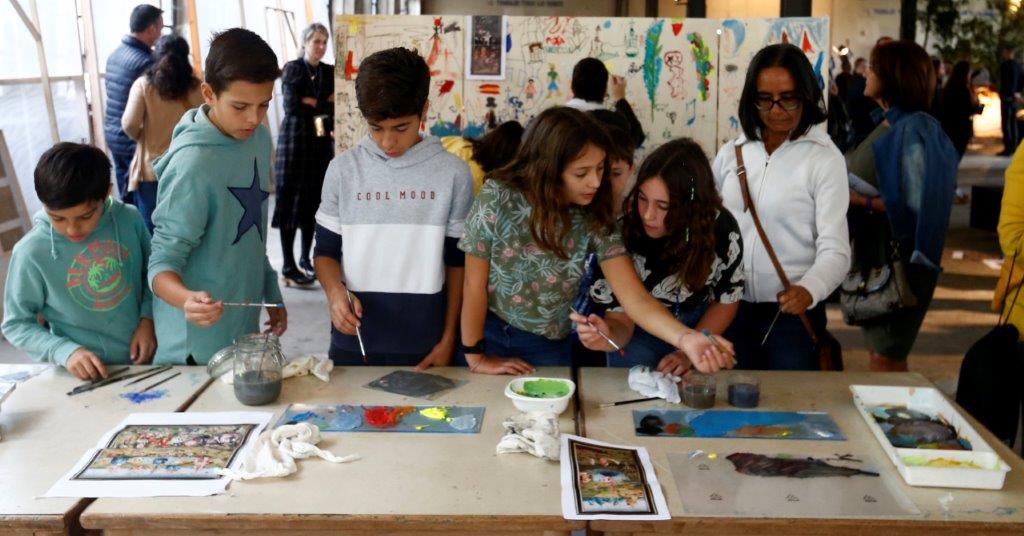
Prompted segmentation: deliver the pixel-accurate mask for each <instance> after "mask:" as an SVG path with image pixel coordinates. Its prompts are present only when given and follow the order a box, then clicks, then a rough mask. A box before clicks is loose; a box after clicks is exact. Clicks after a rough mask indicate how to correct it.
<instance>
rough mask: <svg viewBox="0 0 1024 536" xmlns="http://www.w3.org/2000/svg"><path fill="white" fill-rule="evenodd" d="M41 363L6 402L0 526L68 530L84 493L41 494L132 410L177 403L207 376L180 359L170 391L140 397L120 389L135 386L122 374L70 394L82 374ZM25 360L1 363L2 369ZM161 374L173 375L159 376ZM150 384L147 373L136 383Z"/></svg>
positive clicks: (0, 412)
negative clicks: (126, 383) (141, 399)
mask: <svg viewBox="0 0 1024 536" xmlns="http://www.w3.org/2000/svg"><path fill="white" fill-rule="evenodd" d="M40 367H42V369H43V370H42V372H41V373H39V374H38V375H37V376H35V377H32V378H30V379H28V380H25V381H24V382H21V383H20V384H18V386H17V388H16V389H15V390H14V392H13V393H11V395H10V397H8V398H7V400H5V401H4V403H3V407H2V409H0V426H2V428H3V440H2V441H0V483H3V484H2V486H3V492H2V493H0V532H2V531H15V530H33V531H36V530H38V531H55V532H63V531H65V530H66V529H67V527H68V526H69V524H70V523H72V522H74V521H75V517H76V516H77V513H78V511H79V510H80V509H81V507H82V506H84V504H82V503H83V500H82V499H74V498H46V499H42V498H37V497H39V496H41V495H43V494H44V493H46V491H47V490H48V489H49V488H50V486H52V485H53V484H54V483H55V482H56V481H57V480H58V479H59V478H60V477H61V476H63V475H64V474H65V473H67V472H68V471H70V470H71V468H72V467H73V466H74V465H75V463H77V462H78V460H79V459H80V458H81V457H82V455H83V454H84V453H85V452H86V451H87V450H89V449H90V448H93V447H95V446H96V442H97V441H99V439H100V438H101V437H102V436H103V434H105V433H107V432H108V431H110V430H111V429H112V428H113V427H114V426H116V425H117V423H118V422H120V421H121V419H123V418H124V417H125V416H126V415H128V414H129V413H133V412H140V411H153V412H171V411H175V410H178V409H179V408H181V407H182V406H184V405H185V404H186V403H187V401H188V400H189V399H190V398H191V397H192V395H193V394H195V392H196V391H197V390H199V388H201V387H202V385H203V383H204V382H205V380H206V371H205V370H204V369H200V368H195V367H176V368H178V369H180V370H181V371H182V375H181V376H178V377H177V378H174V379H173V380H170V381H168V382H167V383H165V384H163V385H161V386H159V387H158V388H157V389H165V390H166V395H165V396H162V397H160V398H157V399H154V400H150V401H147V402H142V403H138V404H135V403H132V402H130V401H128V400H126V399H124V398H122V397H121V396H120V395H121V394H122V393H125V392H128V391H131V390H132V389H131V388H127V389H126V388H125V387H124V385H123V382H119V383H114V384H111V385H107V386H104V387H100V388H97V389H95V390H92V391H89V392H86V393H82V394H78V395H75V396H68V395H66V394H65V393H67V392H68V391H70V390H71V389H72V388H74V387H75V386H77V385H79V384H81V383H82V381H81V380H79V379H77V378H75V377H74V376H72V375H71V374H69V373H68V372H67V371H66V370H64V369H63V368H60V367H52V366H46V365H40ZM21 368H22V367H20V366H10V365H0V375H4V374H5V373H6V372H5V371H9V370H15V369H17V370H21ZM134 368H139V369H141V368H142V367H133V369H134ZM166 375H170V373H166ZM161 377H166V376H165V375H160V376H158V377H155V378H154V379H153V381H158V380H159V378H161ZM127 381H131V380H127ZM145 385H148V383H147V381H143V382H142V383H139V384H135V385H134V386H132V387H135V388H137V387H141V386H145ZM11 483H17V485H11Z"/></svg>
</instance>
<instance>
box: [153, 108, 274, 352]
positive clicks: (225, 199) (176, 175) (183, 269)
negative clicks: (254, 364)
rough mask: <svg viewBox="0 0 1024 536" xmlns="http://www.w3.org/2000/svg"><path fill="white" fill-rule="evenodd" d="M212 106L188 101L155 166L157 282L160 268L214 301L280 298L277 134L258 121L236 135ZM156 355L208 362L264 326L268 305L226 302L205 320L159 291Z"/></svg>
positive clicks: (154, 262)
mask: <svg viewBox="0 0 1024 536" xmlns="http://www.w3.org/2000/svg"><path fill="white" fill-rule="evenodd" d="M207 111H208V107H207V106H205V105H204V106H201V107H199V108H195V109H193V110H189V111H188V112H186V113H185V115H184V116H183V117H182V118H181V121H179V122H178V125H177V126H175V127H174V133H173V134H172V136H171V146H170V148H168V149H167V152H166V153H164V155H163V156H161V157H160V158H159V159H158V160H157V161H156V163H155V164H154V166H153V168H154V170H155V171H156V174H157V177H158V179H159V186H158V187H157V205H156V209H155V210H154V211H153V224H154V229H153V253H152V255H151V256H150V258H149V283H150V285H151V286H152V284H153V278H154V277H156V275H157V274H160V273H162V272H174V273H177V274H179V275H180V276H181V279H182V281H183V282H184V283H185V286H186V287H188V288H189V289H191V290H193V291H200V290H205V291H206V292H209V293H210V295H211V296H213V299H214V300H223V301H229V302H271V303H280V302H281V289H280V288H279V287H278V285H277V273H276V272H275V271H274V270H273V269H272V268H271V267H270V261H269V260H268V259H267V247H266V237H267V198H268V197H269V195H270V194H269V190H270V152H271V144H270V133H269V131H268V130H267V127H265V126H263V125H260V126H259V127H258V128H257V129H256V131H255V132H253V134H252V136H249V138H247V139H245V140H237V139H235V138H232V137H230V136H228V135H226V134H224V133H222V132H221V131H220V130H219V129H217V127H216V126H215V125H214V124H213V123H211V122H210V119H209V117H207ZM153 314H154V321H155V322H156V335H157V341H158V343H159V346H158V347H157V353H156V358H155V359H154V363H161V364H163V363H166V364H184V363H185V362H186V360H187V358H188V357H189V356H192V357H193V358H194V359H195V361H196V362H197V363H199V364H205V363H206V362H207V361H209V360H210V357H211V356H213V354H214V353H216V352H217V351H218V350H220V349H221V348H224V347H225V346H229V345H230V344H231V343H232V342H233V341H234V339H235V338H236V337H238V336H239V335H244V334H246V333H254V332H257V331H259V316H260V309H258V308H256V307H225V308H224V315H223V316H222V317H221V319H220V321H218V322H217V323H216V324H214V325H213V326H210V327H200V326H197V325H195V324H192V323H190V322H188V321H186V320H185V314H184V312H183V311H181V310H180V309H177V308H175V307H173V306H171V305H170V304H168V303H167V302H165V301H163V300H162V299H160V298H159V297H154V300H153Z"/></svg>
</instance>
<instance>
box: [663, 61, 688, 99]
mask: <svg viewBox="0 0 1024 536" xmlns="http://www.w3.org/2000/svg"><path fill="white" fill-rule="evenodd" d="M664 59H665V66H666V67H668V72H669V78H668V87H669V89H671V90H672V98H673V99H681V98H683V85H684V82H683V53H682V52H680V51H678V50H670V51H668V52H666V53H665V55H664Z"/></svg>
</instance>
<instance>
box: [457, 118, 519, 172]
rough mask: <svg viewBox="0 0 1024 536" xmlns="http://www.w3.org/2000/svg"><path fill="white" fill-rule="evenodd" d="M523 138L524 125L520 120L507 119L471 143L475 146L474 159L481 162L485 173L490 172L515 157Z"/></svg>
mask: <svg viewBox="0 0 1024 536" xmlns="http://www.w3.org/2000/svg"><path fill="white" fill-rule="evenodd" d="M522 140H523V125H521V124H519V121H505V122H504V123H502V124H500V125H498V126H496V127H494V128H493V129H491V131H490V132H488V133H487V134H484V136H483V137H482V138H480V139H479V140H470V141H469V143H470V145H472V146H473V160H475V161H476V163H477V164H480V169H482V170H484V173H490V172H492V171H494V170H496V169H498V168H500V167H502V166H504V165H505V164H508V163H509V162H511V161H512V159H513V158H515V156H516V151H518V150H519V143H520V142H521V141H522Z"/></svg>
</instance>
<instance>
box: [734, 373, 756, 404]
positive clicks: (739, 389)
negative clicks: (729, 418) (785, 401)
mask: <svg viewBox="0 0 1024 536" xmlns="http://www.w3.org/2000/svg"><path fill="white" fill-rule="evenodd" d="M760 403H761V380H759V379H758V378H757V376H754V375H753V374H734V375H732V376H731V377H730V378H729V404H730V405H732V406H735V407H737V408H756V407H757V405H758V404H760Z"/></svg>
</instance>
